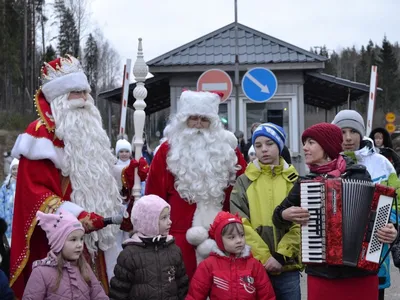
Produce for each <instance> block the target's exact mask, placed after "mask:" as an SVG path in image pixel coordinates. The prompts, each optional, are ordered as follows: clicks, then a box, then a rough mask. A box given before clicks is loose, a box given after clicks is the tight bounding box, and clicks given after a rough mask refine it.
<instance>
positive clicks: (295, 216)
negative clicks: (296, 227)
mask: <svg viewBox="0 0 400 300" xmlns="http://www.w3.org/2000/svg"><path fill="white" fill-rule="evenodd" d="M282 218H283V219H284V220H286V221H291V222H294V223H298V224H301V225H305V224H307V222H308V220H309V219H310V213H309V212H308V210H307V209H305V208H301V207H298V206H292V207H289V208H286V209H285V210H284V211H283V212H282Z"/></svg>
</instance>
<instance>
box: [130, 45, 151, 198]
mask: <svg viewBox="0 0 400 300" xmlns="http://www.w3.org/2000/svg"><path fill="white" fill-rule="evenodd" d="M148 72H149V69H148V67H147V64H146V62H145V61H144V58H143V47H142V39H141V38H139V46H138V52H137V58H136V61H135V65H134V66H133V75H134V76H135V81H136V87H135V89H134V90H133V97H134V98H135V99H136V101H135V102H134V103H133V107H134V108H135V112H134V113H133V124H134V129H135V135H134V138H133V141H132V145H134V147H135V159H136V160H137V161H139V159H140V158H141V157H142V148H143V130H144V122H145V119H146V113H145V112H144V109H145V108H146V102H144V99H146V97H147V89H146V88H145V86H144V82H145V81H146V76H147V74H148ZM140 190H141V182H140V178H139V175H138V169H137V168H136V169H135V185H134V186H133V189H132V195H133V196H134V197H135V201H136V200H138V199H139V198H140V196H141V193H140Z"/></svg>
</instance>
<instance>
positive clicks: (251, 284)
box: [186, 246, 275, 300]
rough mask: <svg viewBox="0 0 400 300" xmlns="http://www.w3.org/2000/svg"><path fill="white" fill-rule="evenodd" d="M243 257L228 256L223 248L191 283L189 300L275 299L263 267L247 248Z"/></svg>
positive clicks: (198, 269)
mask: <svg viewBox="0 0 400 300" xmlns="http://www.w3.org/2000/svg"><path fill="white" fill-rule="evenodd" d="M244 252H245V254H244V255H243V256H242V257H239V258H235V257H228V256H225V255H224V254H223V253H222V252H221V251H220V250H219V249H217V250H216V251H215V252H213V253H211V255H210V256H209V257H208V258H207V259H205V260H204V261H202V262H201V263H200V265H199V266H198V267H197V270H196V273H195V274H194V276H193V278H192V281H191V283H190V288H189V293H188V294H187V296H186V300H203V299H204V300H205V299H207V297H210V300H219V299H223V300H226V299H229V300H252V299H254V300H256V299H257V300H275V293H274V289H273V287H272V285H271V282H270V281H269V278H268V275H267V272H266V270H265V269H264V267H263V265H262V264H261V263H260V262H259V261H258V260H256V259H255V258H254V257H252V256H251V252H250V247H249V246H246V249H245V250H244Z"/></svg>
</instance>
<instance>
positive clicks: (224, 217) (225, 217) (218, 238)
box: [208, 211, 243, 251]
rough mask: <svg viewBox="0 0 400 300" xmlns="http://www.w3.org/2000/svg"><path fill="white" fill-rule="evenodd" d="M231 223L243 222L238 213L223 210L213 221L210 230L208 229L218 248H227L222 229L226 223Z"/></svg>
mask: <svg viewBox="0 0 400 300" xmlns="http://www.w3.org/2000/svg"><path fill="white" fill-rule="evenodd" d="M231 223H239V224H243V223H242V220H241V219H240V218H239V216H238V215H232V214H231V213H228V212H226V211H221V212H219V213H218V214H217V216H216V217H215V219H214V223H212V225H211V226H210V230H209V231H208V234H209V235H210V237H211V238H212V239H213V240H215V242H216V243H217V246H218V248H219V249H221V250H223V251H224V250H225V247H224V243H223V242H222V230H223V229H224V227H225V226H226V225H228V224H231Z"/></svg>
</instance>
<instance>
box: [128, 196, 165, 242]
mask: <svg viewBox="0 0 400 300" xmlns="http://www.w3.org/2000/svg"><path fill="white" fill-rule="evenodd" d="M166 207H168V208H169V209H171V206H170V205H169V204H168V203H167V202H166V201H165V200H164V199H162V198H160V197H158V196H156V195H148V196H143V197H142V198H140V199H139V200H137V201H136V202H135V203H134V204H133V208H132V213H131V222H132V225H133V231H134V232H135V233H136V232H137V233H140V234H142V235H144V236H148V237H153V236H157V235H159V234H160V229H159V225H158V224H159V220H160V214H161V212H162V211H163V209H164V208H166Z"/></svg>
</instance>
